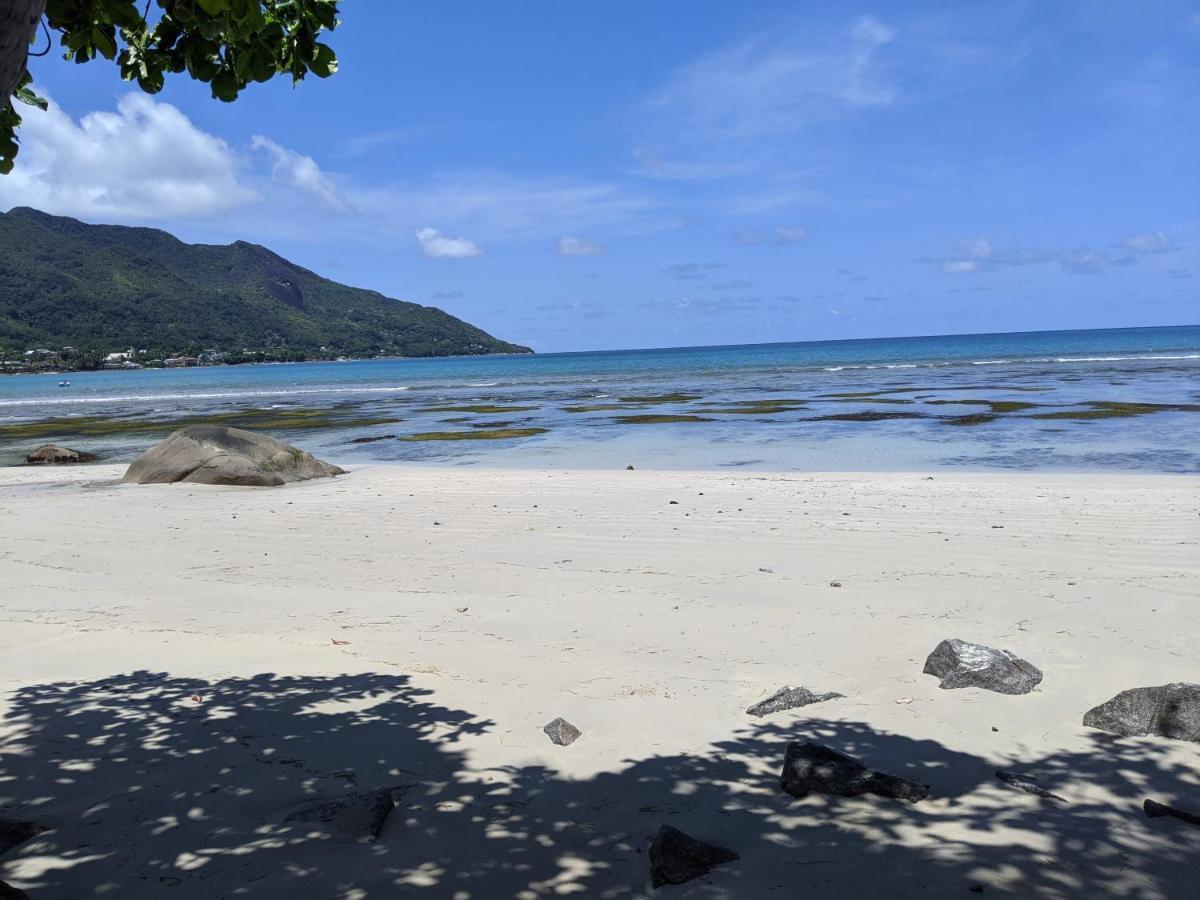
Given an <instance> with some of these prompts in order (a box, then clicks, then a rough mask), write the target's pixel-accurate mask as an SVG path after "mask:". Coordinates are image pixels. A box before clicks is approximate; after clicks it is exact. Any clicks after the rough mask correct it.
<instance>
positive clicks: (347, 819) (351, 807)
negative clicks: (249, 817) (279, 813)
mask: <svg viewBox="0 0 1200 900" xmlns="http://www.w3.org/2000/svg"><path fill="white" fill-rule="evenodd" d="M395 806H396V802H395V801H394V800H393V799H392V792H391V790H389V789H387V788H376V789H373V790H358V791H350V792H348V793H346V794H345V795H343V796H341V797H336V798H333V799H327V800H314V801H311V802H309V803H306V804H304V805H303V806H301V807H300V808H299V809H297V810H295V811H294V812H292V813H290V814H289V815H288V816H287V817H286V818H285V819H284V820H283V823H284V824H285V825H293V824H299V825H306V826H308V827H309V828H311V829H314V830H317V831H329V832H335V833H337V834H342V835H345V836H346V837H350V838H354V839H356V840H360V841H374V840H376V839H377V838H378V837H379V833H380V832H381V831H382V830H383V823H384V821H385V820H386V819H387V817H388V813H390V812H391V811H392V809H394V808H395Z"/></svg>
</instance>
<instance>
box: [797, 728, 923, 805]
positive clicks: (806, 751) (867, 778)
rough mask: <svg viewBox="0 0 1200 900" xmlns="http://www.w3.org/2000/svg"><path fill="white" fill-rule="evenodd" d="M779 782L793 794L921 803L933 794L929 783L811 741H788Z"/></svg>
mask: <svg viewBox="0 0 1200 900" xmlns="http://www.w3.org/2000/svg"><path fill="white" fill-rule="evenodd" d="M779 784H780V787H782V788H783V789H784V790H785V791H787V793H789V794H791V795H792V796H793V797H806V796H808V795H809V794H810V793H814V792H815V793H818V794H833V795H834V796H838V797H857V796H859V795H861V794H878V795H879V796H881V797H891V798H893V799H896V800H907V801H908V802H909V803H919V802H920V801H922V800H924V799H925V798H926V797H928V796H929V788H928V787H927V786H926V785H923V784H917V783H916V782H914V781H909V780H908V779H907V778H900V777H899V776H897V775H888V774H886V773H884V772H876V771H874V770H873V769H868V768H867V767H866V766H864V765H863V764H862V763H860V762H859V761H858V760H857V759H854V758H853V757H851V756H847V755H846V754H844V753H839V752H838V751H836V750H832V749H830V748H829V747H824V746H822V745H820V744H813V743H811V742H809V741H795V742H793V743H791V744H788V747H787V754H786V755H785V756H784V759H783V772H781V773H780V776H779Z"/></svg>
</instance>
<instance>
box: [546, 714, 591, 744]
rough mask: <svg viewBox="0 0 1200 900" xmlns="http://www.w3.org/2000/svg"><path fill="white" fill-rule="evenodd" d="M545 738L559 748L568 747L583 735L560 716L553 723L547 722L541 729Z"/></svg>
mask: <svg viewBox="0 0 1200 900" xmlns="http://www.w3.org/2000/svg"><path fill="white" fill-rule="evenodd" d="M542 731H544V732H546V736H547V737H548V738H550V740H552V741H553V742H554V743H556V744H558V745H559V746H560V747H569V746H571V745H572V744H573V743H575V741H577V740H578V739H579V736H580V735H581V734H583V732H582V731H580V730H579V729H578V728H576V727H575V726H574V725H572V724H571V723H570V722H568V721H567V720H566V719H564V718H562V717H561V716H560V717H559V718H557V719H555V720H554V721H553V722H548V723H547V724H546V726H545V727H544V728H543V729H542Z"/></svg>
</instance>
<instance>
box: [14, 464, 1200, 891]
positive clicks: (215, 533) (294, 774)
mask: <svg viewBox="0 0 1200 900" xmlns="http://www.w3.org/2000/svg"><path fill="white" fill-rule="evenodd" d="M119 472H120V470H119V469H118V468H115V467H100V468H94V467H93V468H86V469H75V470H70V469H58V470H35V469H25V468H21V469H8V470H0V503H2V516H3V518H2V519H0V590H2V591H3V594H2V596H3V605H4V625H3V629H2V630H0V698H2V699H0V713H2V714H3V715H4V717H5V718H4V719H3V720H2V724H0V815H6V814H7V815H13V814H14V813H15V814H19V815H21V816H23V817H26V818H31V819H36V820H38V821H41V822H43V823H45V824H47V825H49V826H51V827H52V830H51V831H49V832H47V833H46V834H44V835H42V836H41V837H39V838H37V839H34V840H32V841H29V842H27V843H25V844H22V845H20V846H18V847H17V848H15V849H13V850H11V851H10V852H9V853H8V854H7V855H5V856H4V857H3V858H2V859H0V878H3V879H5V880H8V881H9V882H12V883H13V884H16V885H17V886H20V887H22V888H25V889H26V890H28V891H29V892H30V894H31V896H32V897H33V898H35V900H38V898H78V897H92V896H105V897H119V898H122V900H126V898H135V897H166V896H174V897H187V898H191V897H226V896H253V897H288V898H292V900H295V898H302V897H303V898H308V897H315V898H319V897H344V898H361V897H377V896H378V897H393V896H429V897H464V898H466V897H470V898H490V897H534V896H543V895H559V894H561V895H578V896H588V897H592V896H595V897H631V896H643V895H645V894H646V893H648V892H649V883H648V879H647V859H646V852H645V851H646V848H647V846H648V843H649V839H650V837H651V836H652V835H653V834H654V832H655V831H656V830H657V828H658V827H659V826H660V825H661V824H664V823H665V824H671V825H674V826H676V827H678V828H680V829H682V830H684V831H686V832H688V833H691V834H693V835H696V836H697V837H701V838H705V839H708V840H711V841H713V842H715V843H719V844H723V845H725V846H727V847H730V848H732V849H734V850H736V851H737V852H738V853H740V854H741V860H740V861H739V862H735V863H731V864H729V865H726V866H723V867H721V868H719V869H717V870H714V872H713V873H712V874H711V875H710V876H708V878H707V879H706V880H698V881H693V882H691V883H689V884H687V885H685V886H682V887H674V888H664V889H662V890H661V891H659V892H657V893H658V895H660V896H664V897H675V896H678V897H780V898H785V897H883V896H887V897H908V896H920V897H942V896H965V895H967V894H966V892H967V890H968V888H969V887H970V886H972V885H982V886H984V887H985V896H995V895H1001V896H1004V895H1009V896H1045V897H1078V896H1081V895H1087V894H1090V895H1092V896H1105V897H1118V896H1119V897H1194V896H1196V891H1197V887H1196V885H1197V884H1200V853H1198V852H1197V847H1198V846H1200V844H1198V841H1200V829H1197V828H1195V827H1194V826H1190V825H1187V824H1185V823H1182V822H1178V821H1174V820H1169V819H1158V820H1148V819H1146V818H1145V817H1144V816H1143V814H1142V812H1141V809H1140V805H1141V801H1142V800H1143V798H1145V797H1154V798H1156V799H1159V800H1162V801H1165V802H1169V803H1175V804H1177V805H1179V806H1183V807H1189V808H1191V809H1193V810H1194V811H1200V777H1198V775H1197V773H1198V771H1200V765H1198V764H1200V745H1194V744H1189V743H1185V742H1179V741H1169V740H1165V739H1161V738H1140V739H1129V738H1116V737H1113V736H1108V735H1105V734H1103V733H1100V732H1096V731H1093V730H1091V729H1086V728H1083V727H1082V726H1081V724H1080V719H1081V717H1082V715H1083V713H1084V711H1085V710H1087V709H1088V708H1089V707H1090V706H1092V705H1095V704H1096V703H1099V702H1102V701H1104V700H1106V699H1108V698H1109V697H1111V696H1112V695H1114V694H1115V693H1117V692H1118V691H1120V690H1123V689H1125V688H1129V687H1134V686H1141V685H1153V684H1162V683H1165V682H1170V681H1200V602H1198V601H1200V515H1198V510H1200V478H1195V477H1184V476H1179V477H1169V476H1140V477H1139V476H1055V475H1017V474H1014V475H1011V476H1008V475H995V474H988V475H968V474H944V473H939V474H937V475H936V476H935V477H934V478H933V479H932V480H928V479H927V477H926V476H925V475H893V474H870V475H809V476H796V475H770V474H761V473H723V472H707V473H678V472H653V471H636V472H627V471H601V472H554V473H546V472H522V471H483V470H477V469H469V468H464V469H455V468H441V469H415V468H404V467H373V468H361V469H357V470H355V471H353V472H351V473H350V474H349V475H348V476H345V477H343V478H339V479H337V480H336V481H328V482H321V483H309V484H303V485H295V486H290V487H287V488H278V489H274V488H273V489H238V488H210V487H187V486H179V485H172V486H130V485H120V484H117V483H115V481H113V479H115V478H116V477H117V476H118V475H119ZM671 500H675V501H678V505H671V504H670V503H669V501H671ZM832 581H839V582H841V585H842V586H841V587H840V588H835V587H831V586H830V582H832ZM947 637H961V638H964V639H969V640H975V641H979V642H981V643H985V644H990V645H994V646H999V647H1006V648H1008V649H1011V650H1012V651H1014V652H1016V653H1017V654H1018V655H1021V656H1023V657H1025V658H1027V659H1029V660H1030V661H1032V662H1033V663H1035V664H1036V665H1038V666H1039V667H1040V668H1042V669H1043V670H1044V671H1045V673H1046V678H1045V681H1044V682H1043V683H1042V685H1041V687H1040V688H1039V689H1038V690H1037V691H1035V692H1034V693H1032V694H1029V695H1027V696H1018V697H1011V696H1003V695H999V694H992V693H987V692H982V691H978V690H974V689H966V690H957V691H942V690H940V689H939V688H938V684H937V680H936V679H934V678H932V677H930V676H925V675H922V674H921V666H922V664H923V662H924V659H925V656H926V655H927V654H928V653H929V651H930V650H931V649H932V648H933V647H934V645H935V644H937V642H938V641H939V640H941V639H942V638H947ZM335 639H336V640H337V641H346V642H348V643H346V644H334V643H333V641H334V640H335ZM263 673H271V674H263ZM251 676H254V677H251ZM785 684H788V685H805V686H807V687H810V688H812V689H814V690H818V691H826V690H833V691H840V692H841V693H843V694H845V695H846V698H845V699H843V700H832V701H829V702H826V703H822V704H820V705H816V706H811V707H807V708H805V709H802V710H795V711H791V712H785V713H779V714H776V715H773V716H770V717H768V718H766V719H765V720H756V719H752V718H750V717H748V716H746V715H745V713H744V710H745V708H746V707H747V706H748V705H750V704H751V703H753V702H755V701H757V700H759V699H761V698H763V697H765V696H766V695H768V694H769V693H771V692H772V691H774V690H775V689H777V688H779V687H780V686H782V685H785ZM193 697H195V698H198V699H193ZM559 715H561V716H564V717H566V718H567V719H568V720H570V721H571V722H573V723H574V724H575V725H577V726H578V727H579V728H580V729H582V731H583V732H584V736H583V737H582V738H581V739H580V740H579V741H578V742H576V743H575V744H574V745H573V746H571V747H569V748H561V747H556V746H554V745H552V744H551V743H550V742H549V741H548V740H547V738H546V737H545V735H543V734H542V732H541V726H542V725H543V724H545V723H546V722H547V721H549V720H550V719H552V718H554V717H555V716H559ZM805 737H807V738H813V737H815V738H817V739H819V740H820V741H822V742H823V743H826V744H828V745H829V746H832V747H834V748H837V749H839V750H842V751H845V752H849V753H851V754H853V755H855V756H857V757H859V758H860V759H862V760H863V761H864V762H867V763H869V764H871V765H873V766H876V767H878V768H880V769H884V770H887V771H891V772H894V773H896V774H901V775H906V776H909V777H912V778H915V779H917V780H919V781H922V782H924V783H928V784H930V785H931V786H932V791H933V794H932V796H931V798H930V799H929V800H927V801H925V802H923V803H920V804H918V805H915V806H911V805H908V804H905V803H901V802H898V801H893V800H886V799H883V798H878V797H875V798H858V799H836V798H827V797H809V798H807V799H805V800H793V799H792V798H790V797H788V796H787V795H785V794H783V793H782V792H781V791H780V789H779V786H778V772H779V768H780V763H781V761H782V758H783V748H784V746H785V745H786V743H787V741H788V740H791V739H796V738H805ZM998 768H1004V769H1010V770H1017V771H1021V772H1025V773H1032V774H1035V775H1040V776H1041V777H1042V779H1043V783H1044V784H1045V785H1046V786H1047V787H1048V788H1049V789H1051V790H1053V791H1054V792H1055V793H1057V794H1061V795H1062V796H1063V797H1065V798H1066V799H1067V800H1068V801H1069V803H1067V804H1053V803H1048V802H1046V801H1042V800H1040V799H1038V798H1036V797H1033V796H1030V795H1028V794H1025V793H1021V792H1019V791H1017V790H1015V789H1013V788H1011V787H1008V786H1006V785H1005V784H1003V783H1001V782H1000V781H998V780H997V779H996V778H995V777H994V771H995V770H996V769H998ZM347 784H357V785H358V786H359V787H380V786H388V787H390V786H397V787H398V786H408V788H407V790H406V792H405V793H404V796H403V798H402V799H400V801H399V803H398V806H397V809H396V810H395V811H394V812H393V813H392V814H391V816H390V817H389V818H388V820H387V823H386V825H385V828H384V830H383V833H382V835H381V837H380V840H379V841H378V842H377V843H374V844H372V843H367V842H357V841H354V840H351V839H349V838H344V837H339V836H329V835H321V834H320V833H317V832H308V831H307V830H306V829H305V828H304V827H301V826H296V825H294V824H293V825H287V826H284V825H282V824H281V822H282V819H283V817H284V816H285V815H286V814H287V812H288V811H289V810H290V809H292V808H293V807H294V806H295V804H296V803H298V802H300V801H302V800H303V799H304V798H306V797H312V796H329V795H336V794H337V793H339V792H342V791H344V790H345V787H346V785H347Z"/></svg>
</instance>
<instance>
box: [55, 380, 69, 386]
mask: <svg viewBox="0 0 1200 900" xmlns="http://www.w3.org/2000/svg"><path fill="white" fill-rule="evenodd" d="M58 386H59V387H70V386H71V382H69V381H60V382H59V383H58Z"/></svg>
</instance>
